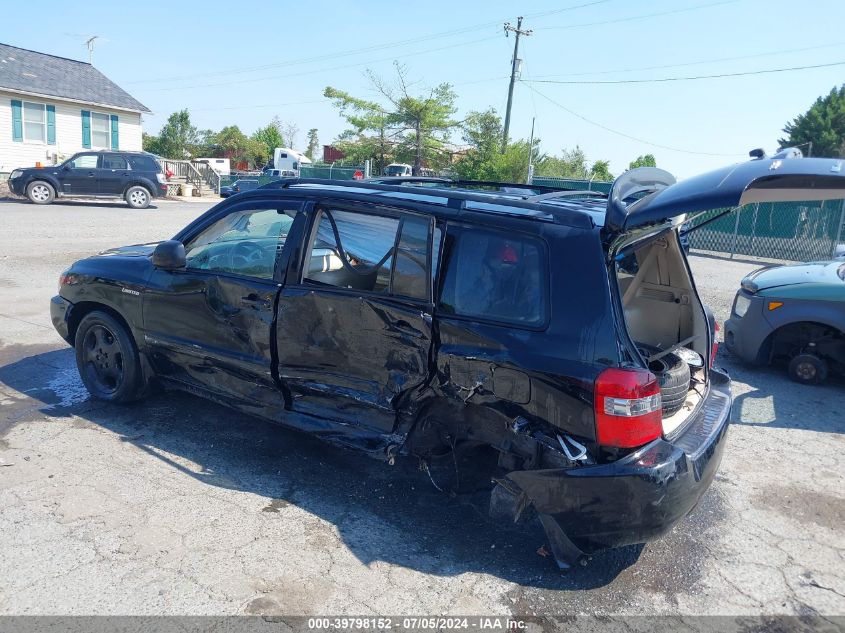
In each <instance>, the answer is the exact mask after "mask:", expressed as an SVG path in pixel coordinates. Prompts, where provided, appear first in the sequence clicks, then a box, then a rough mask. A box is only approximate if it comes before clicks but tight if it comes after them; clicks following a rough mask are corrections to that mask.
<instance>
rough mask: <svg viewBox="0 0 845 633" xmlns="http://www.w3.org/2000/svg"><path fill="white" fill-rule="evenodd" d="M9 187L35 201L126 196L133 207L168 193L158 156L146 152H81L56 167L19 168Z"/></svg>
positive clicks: (44, 202)
mask: <svg viewBox="0 0 845 633" xmlns="http://www.w3.org/2000/svg"><path fill="white" fill-rule="evenodd" d="M9 188H10V189H11V190H12V192H13V193H15V194H17V195H19V196H26V197H27V198H29V199H30V201H32V202H34V203H35V204H50V203H51V202H53V200H55V199H56V198H66V197H74V196H79V197H84V198H122V199H123V200H125V201H126V203H127V204H128V205H129V206H130V207H132V208H133V209H146V208H147V207H148V206H149V204H150V201H151V200H152V199H153V198H156V197H158V196H164V195H166V194H167V181H166V179H165V177H164V174H163V173H162V169H161V165H160V164H159V162H158V161H157V160H156V158H155V156H153V155H152V154H148V153H146V152H80V153H79V154H74V155H73V156H72V157H71V158H70V159H68V160H66V161H65V162H64V163H62V164H61V165H56V166H55V167H43V168H38V167H30V168H27V169H16V170H14V171H13V172H12V173H11V174H10V175H9Z"/></svg>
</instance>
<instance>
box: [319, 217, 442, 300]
mask: <svg viewBox="0 0 845 633" xmlns="http://www.w3.org/2000/svg"><path fill="white" fill-rule="evenodd" d="M431 228H432V220H431V219H430V218H427V217H423V216H416V215H406V216H403V217H402V218H401V219H398V218H389V217H384V216H379V215H368V214H365V213H354V212H350V211H336V210H328V209H324V210H322V211H320V215H319V217H318V219H317V222H316V223H315V227H314V230H313V233H312V235H311V241H310V246H309V250H308V253H309V254H308V256H307V261H306V262H305V273H304V275H303V281H305V282H312V283H318V284H323V285H329V286H335V287H338V288H350V289H354V290H361V291H364V292H373V293H378V294H385V295H388V294H390V295H396V296H402V297H410V298H413V299H422V300H427V299H428V297H429V296H430V288H431V282H430V272H429V255H428V253H429V249H430V234H431Z"/></svg>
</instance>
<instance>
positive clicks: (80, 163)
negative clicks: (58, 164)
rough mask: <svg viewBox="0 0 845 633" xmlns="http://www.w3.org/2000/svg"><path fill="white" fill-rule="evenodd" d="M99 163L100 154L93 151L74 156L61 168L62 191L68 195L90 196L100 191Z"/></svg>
mask: <svg viewBox="0 0 845 633" xmlns="http://www.w3.org/2000/svg"><path fill="white" fill-rule="evenodd" d="M99 165H100V155H99V154H97V153H95V152H91V153H88V154H79V155H77V156H75V157H74V158H73V160H72V161H69V162H68V163H67V164H65V166H64V168H63V169H62V174H61V176H60V178H61V182H62V193H64V194H65V195H69V196H92V195H97V194H98V193H100V189H99V179H98V176H99Z"/></svg>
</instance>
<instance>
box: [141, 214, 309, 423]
mask: <svg viewBox="0 0 845 633" xmlns="http://www.w3.org/2000/svg"><path fill="white" fill-rule="evenodd" d="M298 208H299V203H298V202H296V201H288V202H280V201H262V200H251V201H244V202H240V203H238V204H234V205H232V207H231V208H230V209H229V212H228V213H226V215H224V216H223V217H222V218H218V219H217V220H216V221H213V222H212V223H211V224H210V225H208V226H204V227H199V228H198V229H196V231H194V232H193V235H188V236H187V237H186V238H185V240H184V241H185V242H186V243H185V250H186V254H187V266H186V268H185V269H184V270H176V271H166V270H158V269H157V270H155V271H154V272H153V274H152V277H151V278H150V282H149V285H148V287H149V289H148V290H147V291H146V292H145V294H144V301H143V305H144V314H143V318H144V330H145V335H144V339H145V343H146V345H147V346H148V347H149V348H150V349H151V351H152V354H151V358H152V362H153V364H154V367H155V370H156V372H157V373H159V374H160V375H162V376H166V377H168V378H170V379H172V380H177V381H180V382H182V383H184V384H188V385H194V386H198V387H202V388H204V389H206V390H207V391H210V392H211V393H212V394H215V395H218V396H221V397H231V398H233V399H234V400H237V401H247V402H249V403H252V404H253V405H254V406H256V407H262V406H274V407H280V406H282V404H283V401H282V399H281V395H280V394H279V391H278V388H277V387H276V384H275V382H274V380H273V376H272V353H271V340H272V324H273V308H274V302H275V299H276V295H277V294H278V291H279V288H280V286H281V276H280V274H279V273H278V270H279V268H280V263H279V262H280V261H281V256H282V253H283V249H284V245H285V241H286V237H287V234H288V232H289V231H290V229H291V226H292V225H293V222H294V218H295V216H296V213H297V210H298ZM256 412H260V411H258V410H257V411H256Z"/></svg>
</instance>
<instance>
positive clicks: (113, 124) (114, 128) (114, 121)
mask: <svg viewBox="0 0 845 633" xmlns="http://www.w3.org/2000/svg"><path fill="white" fill-rule="evenodd" d="M111 148H112V149H120V143H119V142H118V138H117V115H116V114H112V115H111Z"/></svg>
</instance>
